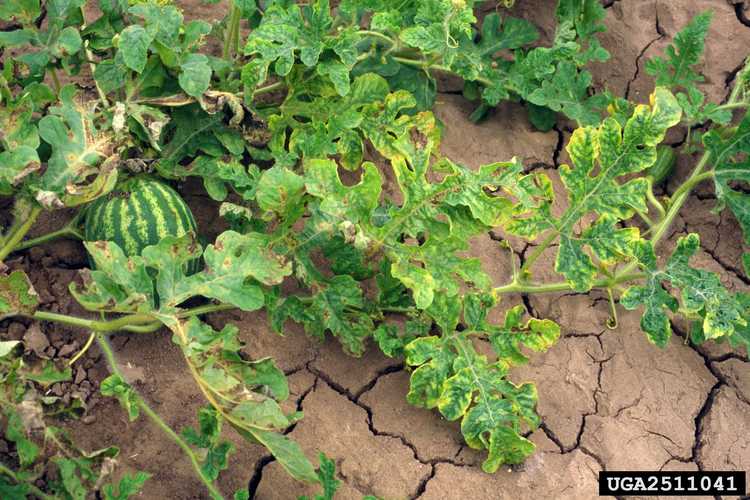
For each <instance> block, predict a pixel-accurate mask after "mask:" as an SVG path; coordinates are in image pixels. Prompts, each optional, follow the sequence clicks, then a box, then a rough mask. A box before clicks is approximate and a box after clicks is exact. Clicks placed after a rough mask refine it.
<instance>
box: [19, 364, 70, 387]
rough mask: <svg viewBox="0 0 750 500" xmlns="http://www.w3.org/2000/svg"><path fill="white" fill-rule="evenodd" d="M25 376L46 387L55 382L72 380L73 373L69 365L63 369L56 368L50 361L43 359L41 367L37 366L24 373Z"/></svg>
mask: <svg viewBox="0 0 750 500" xmlns="http://www.w3.org/2000/svg"><path fill="white" fill-rule="evenodd" d="M25 376H26V378H27V379H28V380H31V381H33V382H36V383H38V384H40V385H41V386H42V387H48V386H50V385H52V384H54V383H57V382H65V381H68V380H72V378H73V373H72V369H71V368H70V367H69V366H67V367H65V368H64V369H63V370H58V369H57V368H56V367H55V365H54V364H53V363H52V362H51V361H47V360H45V362H43V363H42V365H41V369H39V368H38V367H37V368H36V369H35V370H34V371H31V372H28V373H26V374H25Z"/></svg>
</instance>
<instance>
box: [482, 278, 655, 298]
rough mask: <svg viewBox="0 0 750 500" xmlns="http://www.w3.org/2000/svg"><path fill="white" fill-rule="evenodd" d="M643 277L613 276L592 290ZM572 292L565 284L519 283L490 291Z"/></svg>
mask: <svg viewBox="0 0 750 500" xmlns="http://www.w3.org/2000/svg"><path fill="white" fill-rule="evenodd" d="M644 277H645V275H644V274H642V273H631V274H622V275H619V276H614V277H612V278H609V279H604V280H598V281H596V282H595V283H594V286H593V287H592V288H608V287H611V286H613V285H616V284H618V283H624V282H627V281H635V280H639V279H642V278H644ZM570 290H573V287H572V286H571V285H570V284H569V283H567V282H564V281H563V282H558V283H519V282H511V283H509V284H507V285H504V286H498V287H495V288H494V289H493V290H492V293H493V294H494V295H501V294H504V293H555V292H568V291H570Z"/></svg>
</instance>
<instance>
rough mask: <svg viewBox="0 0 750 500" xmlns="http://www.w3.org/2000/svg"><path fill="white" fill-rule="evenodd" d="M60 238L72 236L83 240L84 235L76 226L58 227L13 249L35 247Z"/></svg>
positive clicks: (19, 249) (17, 250)
mask: <svg viewBox="0 0 750 500" xmlns="http://www.w3.org/2000/svg"><path fill="white" fill-rule="evenodd" d="M59 238H70V239H74V240H81V241H83V235H82V234H81V232H80V231H78V230H77V229H75V228H72V227H69V226H65V227H63V228H61V229H58V230H57V231H52V232H51V233H47V234H43V235H42V236H37V237H36V238H31V239H28V240H26V241H23V242H21V243H20V244H19V245H18V246H16V247H15V248H14V249H13V251H14V252H20V251H21V250H26V249H27V248H31V247H35V246H37V245H41V244H43V243H47V242H48V241H52V240H56V239H59Z"/></svg>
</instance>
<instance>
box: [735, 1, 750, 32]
mask: <svg viewBox="0 0 750 500" xmlns="http://www.w3.org/2000/svg"><path fill="white" fill-rule="evenodd" d="M734 13H735V14H736V15H737V20H738V21H739V22H740V24H744V25H745V26H747V27H748V28H750V18H748V17H747V13H745V3H744V2H738V3H736V4H734Z"/></svg>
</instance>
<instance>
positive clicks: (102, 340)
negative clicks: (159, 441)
mask: <svg viewBox="0 0 750 500" xmlns="http://www.w3.org/2000/svg"><path fill="white" fill-rule="evenodd" d="M96 342H97V344H98V345H99V348H100V349H101V350H102V352H103V353H104V357H105V358H106V359H107V365H108V366H109V370H110V372H112V374H114V375H117V376H118V377H120V378H122V379H123V380H125V377H124V376H123V375H122V372H120V369H119V366H118V364H117V358H116V357H115V353H114V352H113V351H112V346H110V345H109V340H108V339H107V337H106V336H105V335H104V334H103V333H101V332H99V333H97V335H96ZM133 391H134V392H135V389H133ZM136 395H137V404H138V407H139V408H140V409H141V411H143V413H144V414H145V415H146V416H147V417H148V418H149V419H150V420H151V421H152V422H153V423H154V424H156V425H157V426H158V427H159V428H160V429H161V430H162V431H163V432H164V433H165V434H166V435H167V436H168V437H169V438H170V439H171V440H172V441H174V443H175V444H176V445H177V446H179V447H180V448H182V451H184V452H185V454H186V455H187V456H188V458H189V459H190V463H191V464H192V465H193V469H195V472H196V474H197V475H198V478H200V480H201V481H202V482H203V484H204V485H205V486H206V489H208V491H209V493H211V496H212V497H214V498H224V497H223V495H222V494H221V493H220V492H219V490H218V489H216V486H215V485H214V484H213V481H211V480H210V479H208V478H207V477H206V476H205V475H204V474H203V471H202V470H201V465H200V462H199V461H198V457H197V456H196V455H195V453H194V452H193V450H192V449H191V448H190V446H188V444H187V443H186V442H185V440H184V439H182V438H181V437H180V436H179V435H178V434H177V433H176V432H175V431H173V430H172V428H171V427H170V426H169V425H167V423H166V422H164V420H163V419H162V418H161V417H160V416H159V414H158V413H156V412H155V411H154V410H153V409H152V408H151V407H150V406H149V405H148V403H146V401H145V400H144V399H143V397H141V395H140V394H138V393H137V392H136Z"/></svg>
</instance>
